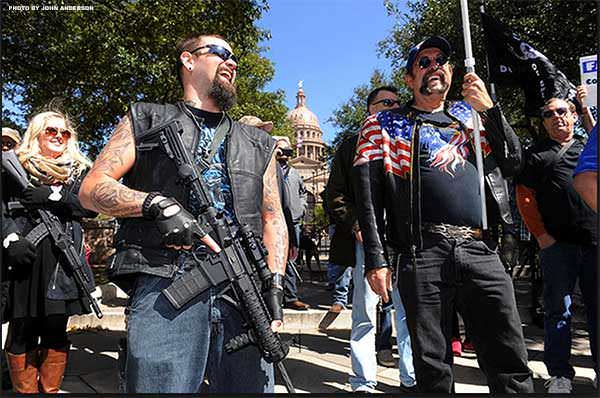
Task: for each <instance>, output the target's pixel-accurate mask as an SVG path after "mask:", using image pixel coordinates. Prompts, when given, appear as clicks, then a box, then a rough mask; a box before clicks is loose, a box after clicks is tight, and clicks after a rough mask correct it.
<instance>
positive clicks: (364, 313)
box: [349, 242, 415, 391]
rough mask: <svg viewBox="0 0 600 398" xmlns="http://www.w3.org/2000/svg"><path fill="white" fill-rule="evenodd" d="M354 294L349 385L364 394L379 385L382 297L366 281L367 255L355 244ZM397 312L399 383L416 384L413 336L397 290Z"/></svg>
mask: <svg viewBox="0 0 600 398" xmlns="http://www.w3.org/2000/svg"><path fill="white" fill-rule="evenodd" d="M352 272H353V279H352V280H353V281H354V294H353V295H352V331H351V332H350V359H351V361H352V372H353V373H354V375H353V376H350V378H349V382H350V386H351V387H352V390H353V391H364V390H369V389H372V388H375V386H376V385H377V358H376V356H375V329H376V318H375V317H376V309H377V303H378V302H379V296H378V295H377V294H376V293H375V292H373V290H372V289H371V286H370V285H369V283H368V282H367V280H366V278H365V252H364V250H363V246H362V244H359V243H358V242H357V244H356V266H355V267H354V270H353V271H352ZM392 301H393V303H394V308H395V309H396V330H397V336H396V340H397V343H398V353H399V354H400V366H399V371H400V382H401V383H402V384H403V385H405V386H413V385H414V384H415V372H414V369H413V365H412V350H411V346H410V336H409V334H408V327H407V326H406V315H405V312H404V307H403V306H402V301H401V299H400V294H399V292H398V288H397V287H395V288H394V289H393V291H392Z"/></svg>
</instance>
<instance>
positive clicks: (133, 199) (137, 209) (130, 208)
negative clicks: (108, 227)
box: [91, 180, 148, 217]
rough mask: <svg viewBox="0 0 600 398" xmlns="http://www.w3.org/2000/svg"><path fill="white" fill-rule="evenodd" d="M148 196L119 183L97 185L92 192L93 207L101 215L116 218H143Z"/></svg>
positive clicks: (110, 181) (111, 181)
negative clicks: (143, 205) (145, 201)
mask: <svg viewBox="0 0 600 398" xmlns="http://www.w3.org/2000/svg"><path fill="white" fill-rule="evenodd" d="M147 195H148V194H147V193H146V192H139V191H134V190H133V189H130V188H127V187H126V186H125V185H123V184H121V183H119V182H118V181H114V180H108V181H104V182H100V183H98V184H96V186H94V187H93V188H92V191H91V199H92V203H93V205H94V206H95V207H96V209H98V210H99V211H100V212H101V213H104V214H109V215H111V216H115V217H141V215H142V206H141V204H142V203H143V202H144V199H145V198H146V196H147Z"/></svg>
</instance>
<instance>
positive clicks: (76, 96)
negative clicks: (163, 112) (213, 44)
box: [2, 0, 287, 156]
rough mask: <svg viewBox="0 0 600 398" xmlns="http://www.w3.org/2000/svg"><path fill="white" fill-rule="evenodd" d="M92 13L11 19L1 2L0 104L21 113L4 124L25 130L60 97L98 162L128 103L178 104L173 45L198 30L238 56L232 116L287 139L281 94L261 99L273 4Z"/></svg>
mask: <svg viewBox="0 0 600 398" xmlns="http://www.w3.org/2000/svg"><path fill="white" fill-rule="evenodd" d="M62 3H63V2H61V1H53V2H45V4H57V5H61V4H62ZM86 4H89V5H93V7H94V9H93V11H9V10H8V7H7V6H6V5H5V4H4V3H3V30H2V47H3V52H2V64H3V68H2V81H3V87H2V88H3V100H4V101H9V102H13V103H15V104H16V105H17V107H18V108H19V109H18V112H17V113H15V112H11V110H9V109H5V108H3V111H2V123H3V125H7V124H8V123H11V122H12V123H13V124H15V123H16V124H19V120H23V117H24V116H25V117H26V116H30V115H32V114H33V113H35V112H37V111H38V110H40V109H42V108H43V107H45V106H46V105H47V104H48V103H49V102H50V101H51V100H52V99H54V98H60V99H61V102H62V103H63V106H64V109H65V110H66V111H67V112H68V113H69V114H70V115H71V116H72V117H74V119H76V121H77V123H78V124H79V133H80V136H81V139H82V140H83V141H85V142H87V144H88V146H89V147H88V148H87V149H88V150H90V155H91V156H94V155H95V153H97V150H98V149H99V148H100V147H102V145H103V144H104V142H105V141H106V139H107V138H108V135H109V134H110V131H111V130H112V128H113V127H114V125H115V124H116V123H117V122H118V119H119V117H121V116H122V115H124V114H125V113H126V112H127V109H128V106H129V104H130V103H131V102H133V101H147V102H159V103H165V102H174V101H177V100H178V99H180V98H181V87H180V85H179V82H178V80H177V74H176V71H175V61H176V57H177V54H175V45H176V43H177V41H178V40H179V39H180V38H182V37H184V36H185V35H187V34H188V33H190V32H191V31H192V30H193V31H195V32H199V33H216V34H220V35H222V36H223V37H225V38H226V40H227V41H228V42H229V43H230V44H231V46H232V48H233V50H234V52H235V53H236V55H238V57H239V60H240V62H239V69H238V71H239V75H238V95H239V102H238V105H236V107H234V108H233V109H232V110H231V114H232V116H233V117H234V118H235V119H237V118H239V117H241V116H243V115H245V114H253V115H256V116H258V117H260V118H262V119H263V120H272V121H273V122H274V123H275V126H276V128H278V129H279V128H281V129H283V130H284V131H286V130H285V129H286V128H287V127H286V125H285V123H286V122H285V115H286V112H287V108H286V106H285V104H284V93H283V92H282V91H276V92H265V91H263V88H264V87H265V85H266V84H267V83H268V82H269V81H270V80H271V79H272V78H273V75H274V68H273V65H272V63H271V62H270V61H269V60H268V59H266V58H263V57H261V56H260V55H259V53H260V48H259V45H258V44H259V42H260V41H261V40H265V39H268V38H269V33H268V32H267V31H265V30H261V29H259V28H258V27H257V26H256V25H255V22H256V21H257V20H258V19H259V18H260V17H261V15H262V13H263V12H265V11H267V10H268V5H267V1H266V0H202V1H200V0H197V1H192V0H173V1H160V0H138V1H129V0H118V1H101V0H98V1H90V2H88V3H86ZM20 124H22V122H21V123H20ZM20 127H21V128H23V127H24V126H20ZM277 133H280V132H277Z"/></svg>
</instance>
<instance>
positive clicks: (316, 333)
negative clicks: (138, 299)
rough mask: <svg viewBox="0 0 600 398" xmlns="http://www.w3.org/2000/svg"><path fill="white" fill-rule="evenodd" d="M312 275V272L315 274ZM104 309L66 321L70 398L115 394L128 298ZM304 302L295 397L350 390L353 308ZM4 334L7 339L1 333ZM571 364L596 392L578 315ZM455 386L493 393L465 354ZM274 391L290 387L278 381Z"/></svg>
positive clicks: (524, 300) (535, 358) (535, 344)
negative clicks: (99, 315) (72, 396)
mask: <svg viewBox="0 0 600 398" xmlns="http://www.w3.org/2000/svg"><path fill="white" fill-rule="evenodd" d="M313 276H314V275H313ZM515 291H516V296H517V302H518V304H519V310H520V313H521V316H522V321H523V330H524V335H525V339H526V344H527V349H528V354H529V367H530V369H531V370H532V372H533V375H534V384H535V391H536V392H539V393H542V392H545V389H544V387H543V384H544V381H545V379H547V378H548V377H549V376H548V374H547V372H546V368H545V366H544V364H543V362H542V359H543V339H544V333H543V330H542V329H539V328H538V327H536V326H535V325H533V324H531V319H530V317H529V304H528V301H529V300H528V298H529V295H528V291H529V289H528V283H527V281H525V280H516V281H515ZM102 293H104V294H103V298H102V309H103V311H104V312H105V317H104V318H103V320H102V321H98V320H97V319H96V318H94V317H93V316H92V315H89V316H82V317H72V319H71V322H70V324H69V328H70V337H69V338H70V340H71V342H72V346H71V352H70V357H69V364H68V367H67V371H66V374H65V379H64V382H63V385H62V392H65V393H83V394H91V393H118V392H119V378H118V370H117V369H118V367H117V358H118V351H117V347H118V341H119V339H120V338H123V337H125V328H124V317H123V310H124V307H123V306H124V304H125V301H126V300H125V298H124V296H123V295H122V293H119V292H118V291H116V290H115V289H114V288H113V287H112V286H105V287H103V292H102ZM299 293H300V294H299V295H300V297H301V298H302V300H304V301H306V302H308V303H309V304H311V306H312V308H311V309H310V310H308V311H294V310H289V309H286V310H285V322H286V327H285V331H284V332H283V333H282V335H283V338H284V340H285V339H290V338H292V337H293V338H294V340H295V343H294V344H293V345H292V347H291V348H290V353H289V355H288V357H287V358H286V360H285V361H284V363H285V367H286V368H287V371H288V374H289V375H290V377H291V379H292V381H293V384H294V386H295V388H296V391H297V392H306V393H325V394H326V393H339V392H350V391H351V389H350V385H349V384H348V375H349V374H350V373H351V364H350V343H349V340H350V321H351V319H350V310H349V309H346V310H344V311H343V312H342V313H340V314H332V313H329V312H327V309H328V308H329V304H330V294H331V293H330V292H329V291H327V290H326V284H325V283H324V282H321V281H319V280H315V281H312V282H311V281H310V280H308V278H307V280H305V281H304V282H303V283H302V286H301V288H300V291H299ZM4 334H5V333H4V330H3V335H4ZM571 363H572V364H573V365H574V367H575V371H576V376H575V379H574V381H573V393H574V394H582V395H585V396H592V395H597V391H596V390H594V389H593V387H592V385H591V380H592V378H593V377H594V371H593V368H592V361H591V357H590V351H589V344H588V338H587V332H586V331H585V324H584V323H583V322H582V317H581V315H577V316H576V317H575V322H574V327H573V348H572V356H571ZM377 374H378V384H377V387H376V389H377V391H379V392H383V393H398V392H399V390H398V387H399V381H398V369H397V367H396V368H386V367H378V373H377ZM454 374H455V381H456V385H455V389H456V392H457V393H474V394H481V393H487V392H489V390H488V387H487V385H486V381H485V377H484V375H483V373H482V372H481V371H480V370H479V367H478V364H477V360H476V356H475V354H468V353H464V354H463V356H461V357H455V358H454ZM275 392H278V393H285V392H286V389H285V387H284V385H283V383H282V381H281V380H280V377H279V375H278V376H277V383H276V388H275Z"/></svg>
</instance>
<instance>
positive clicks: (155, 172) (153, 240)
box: [107, 102, 275, 289]
mask: <svg viewBox="0 0 600 398" xmlns="http://www.w3.org/2000/svg"><path fill="white" fill-rule="evenodd" d="M130 118H131V121H132V128H133V133H134V136H135V139H136V159H135V163H134V165H133V167H132V168H131V170H129V172H128V173H127V174H126V175H125V176H124V177H123V183H124V184H125V185H126V186H128V187H130V188H133V189H135V190H138V191H141V192H153V191H158V192H161V193H162V194H163V195H165V196H172V197H174V198H176V199H177V200H178V201H179V202H180V203H181V204H183V206H184V207H186V208H188V209H189V196H190V195H189V189H188V188H187V187H186V185H185V183H184V181H182V179H181V178H179V175H178V172H177V167H176V165H175V163H174V162H173V161H172V160H171V159H169V158H168V157H167V156H166V155H165V154H164V153H163V152H162V150H161V149H158V148H156V149H152V150H145V148H144V147H143V146H142V145H141V142H140V139H139V136H140V134H141V133H143V132H145V131H147V130H148V129H150V128H152V127H156V126H159V125H161V124H164V123H167V122H170V121H172V120H178V121H180V122H181V124H182V126H183V134H182V138H183V142H184V145H185V146H186V148H187V149H188V150H190V152H191V148H196V146H197V142H198V133H197V127H196V126H195V124H194V121H193V119H192V116H191V114H190V111H189V110H188V109H187V108H186V107H185V105H184V104H183V103H182V102H179V103H177V104H174V105H172V104H166V105H160V104H149V103H135V104H133V105H132V106H131V111H130ZM228 122H229V125H230V129H229V131H228V133H227V136H226V138H225V148H226V149H225V150H226V154H227V155H226V156H227V160H226V161H227V174H228V176H229V179H230V182H231V191H232V196H233V207H234V212H235V216H236V218H237V220H238V221H239V222H240V224H248V225H249V226H250V227H251V229H252V230H253V232H254V233H255V234H256V235H258V236H259V237H260V236H262V197H263V181H262V179H263V175H264V173H265V171H266V168H267V165H268V163H269V160H270V159H271V156H272V154H273V151H274V149H275V141H274V140H273V138H272V137H271V136H269V135H268V134H267V133H265V132H264V131H262V130H260V129H257V128H255V127H252V126H248V125H245V124H241V123H238V122H235V121H232V120H231V119H229V117H228ZM115 247H116V253H115V254H114V255H113V256H112V257H111V258H109V263H108V269H107V274H108V277H109V278H110V279H111V280H113V281H115V282H125V280H124V278H123V277H124V276H127V275H130V276H133V275H136V274H139V273H145V274H152V275H157V276H162V277H171V276H172V275H173V274H174V272H175V271H176V269H177V264H176V260H177V258H178V256H179V252H178V251H177V250H173V249H168V248H167V247H165V246H164V244H163V242H162V236H161V234H160V232H159V231H158V229H157V228H156V225H155V223H154V221H151V220H146V219H144V218H141V217H139V218H125V219H122V220H121V225H120V227H119V229H118V231H117V233H116V235H115ZM121 285H122V286H123V288H125V289H127V287H128V286H127V285H126V284H121Z"/></svg>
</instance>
